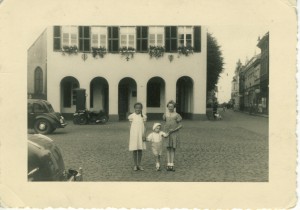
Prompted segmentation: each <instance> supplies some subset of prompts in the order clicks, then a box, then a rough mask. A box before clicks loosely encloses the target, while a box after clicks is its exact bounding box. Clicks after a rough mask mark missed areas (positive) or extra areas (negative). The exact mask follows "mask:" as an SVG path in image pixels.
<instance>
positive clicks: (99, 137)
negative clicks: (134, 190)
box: [48, 110, 269, 182]
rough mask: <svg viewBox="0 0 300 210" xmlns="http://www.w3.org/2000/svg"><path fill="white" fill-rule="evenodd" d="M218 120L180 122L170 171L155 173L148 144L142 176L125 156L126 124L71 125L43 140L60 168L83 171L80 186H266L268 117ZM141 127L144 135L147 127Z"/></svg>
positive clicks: (240, 115)
mask: <svg viewBox="0 0 300 210" xmlns="http://www.w3.org/2000/svg"><path fill="white" fill-rule="evenodd" d="M220 114H221V115H222V117H223V120H220V121H209V120H206V121H191V120H184V121H183V122H182V124H183V126H184V127H183V129H182V130H181V133H180V136H181V144H180V148H178V149H177V150H176V155H175V168H176V171H175V172H169V171H166V169H165V164H166V149H165V148H164V150H163V155H162V166H163V168H162V171H159V172H157V171H155V160H154V156H153V154H152V151H151V148H150V143H147V150H146V151H144V152H143V158H142V165H143V167H144V169H145V171H137V172H136V171H133V170H132V167H133V160H132V153H131V152H129V151H128V138H129V123H128V122H126V121H124V122H108V123H107V124H105V125H101V124H100V125H74V124H73V123H72V122H71V121H69V122H68V126H67V127H66V128H64V129H57V130H56V131H55V132H54V133H52V134H50V135H48V136H49V137H50V138H52V139H53V140H54V142H55V143H56V144H57V145H58V146H59V147H60V149H61V151H62V154H63V157H64V161H65V165H66V168H74V169H76V168H78V167H82V168H83V178H84V181H156V182H157V181H159V182H185V181H186V182H266V181H268V170H269V168H268V152H269V149H268V118H264V117H260V116H252V115H249V114H246V113H240V112H234V111H232V110H226V111H225V112H223V111H221V110H220ZM154 122H156V121H149V122H147V123H146V127H147V134H148V133H149V132H151V128H152V125H153V123H154Z"/></svg>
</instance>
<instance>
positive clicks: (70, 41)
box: [61, 26, 78, 47]
mask: <svg viewBox="0 0 300 210" xmlns="http://www.w3.org/2000/svg"><path fill="white" fill-rule="evenodd" d="M61 30H62V47H64V46H69V47H70V46H78V36H77V35H78V31H77V27H76V26H62V28H61Z"/></svg>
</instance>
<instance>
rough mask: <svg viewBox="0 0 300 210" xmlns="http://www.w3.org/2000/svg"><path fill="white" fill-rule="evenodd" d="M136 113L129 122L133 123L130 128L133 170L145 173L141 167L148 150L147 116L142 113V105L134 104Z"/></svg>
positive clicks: (129, 118) (129, 117)
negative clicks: (145, 151) (144, 151)
mask: <svg viewBox="0 0 300 210" xmlns="http://www.w3.org/2000/svg"><path fill="white" fill-rule="evenodd" d="M134 110H135V111H134V113H132V114H131V115H129V116H128V120H129V121H130V123H131V126H130V138H129V151H133V161H134V167H133V170H134V171H137V170H140V171H143V170H144V169H143V167H142V166H141V160H142V155H143V150H145V149H146V143H145V140H146V137H145V124H144V123H145V122H146V120H147V116H146V115H145V114H143V113H142V110H143V105H142V104H141V103H135V104H134Z"/></svg>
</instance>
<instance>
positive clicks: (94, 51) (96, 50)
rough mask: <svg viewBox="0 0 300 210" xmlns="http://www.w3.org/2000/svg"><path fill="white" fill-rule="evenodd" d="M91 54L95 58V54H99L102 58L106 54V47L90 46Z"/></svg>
mask: <svg viewBox="0 0 300 210" xmlns="http://www.w3.org/2000/svg"><path fill="white" fill-rule="evenodd" d="M92 54H93V57H94V58H96V57H97V55H99V57H100V58H103V57H104V55H105V54H106V48H105V47H92Z"/></svg>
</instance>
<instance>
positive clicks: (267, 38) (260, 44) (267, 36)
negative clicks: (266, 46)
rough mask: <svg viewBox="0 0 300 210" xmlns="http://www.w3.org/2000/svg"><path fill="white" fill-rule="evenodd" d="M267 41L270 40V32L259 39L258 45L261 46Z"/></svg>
mask: <svg viewBox="0 0 300 210" xmlns="http://www.w3.org/2000/svg"><path fill="white" fill-rule="evenodd" d="M265 42H269V32H267V33H266V34H265V35H264V36H263V38H261V39H259V41H258V43H257V47H259V48H261V47H262V45H263V43H265Z"/></svg>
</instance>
